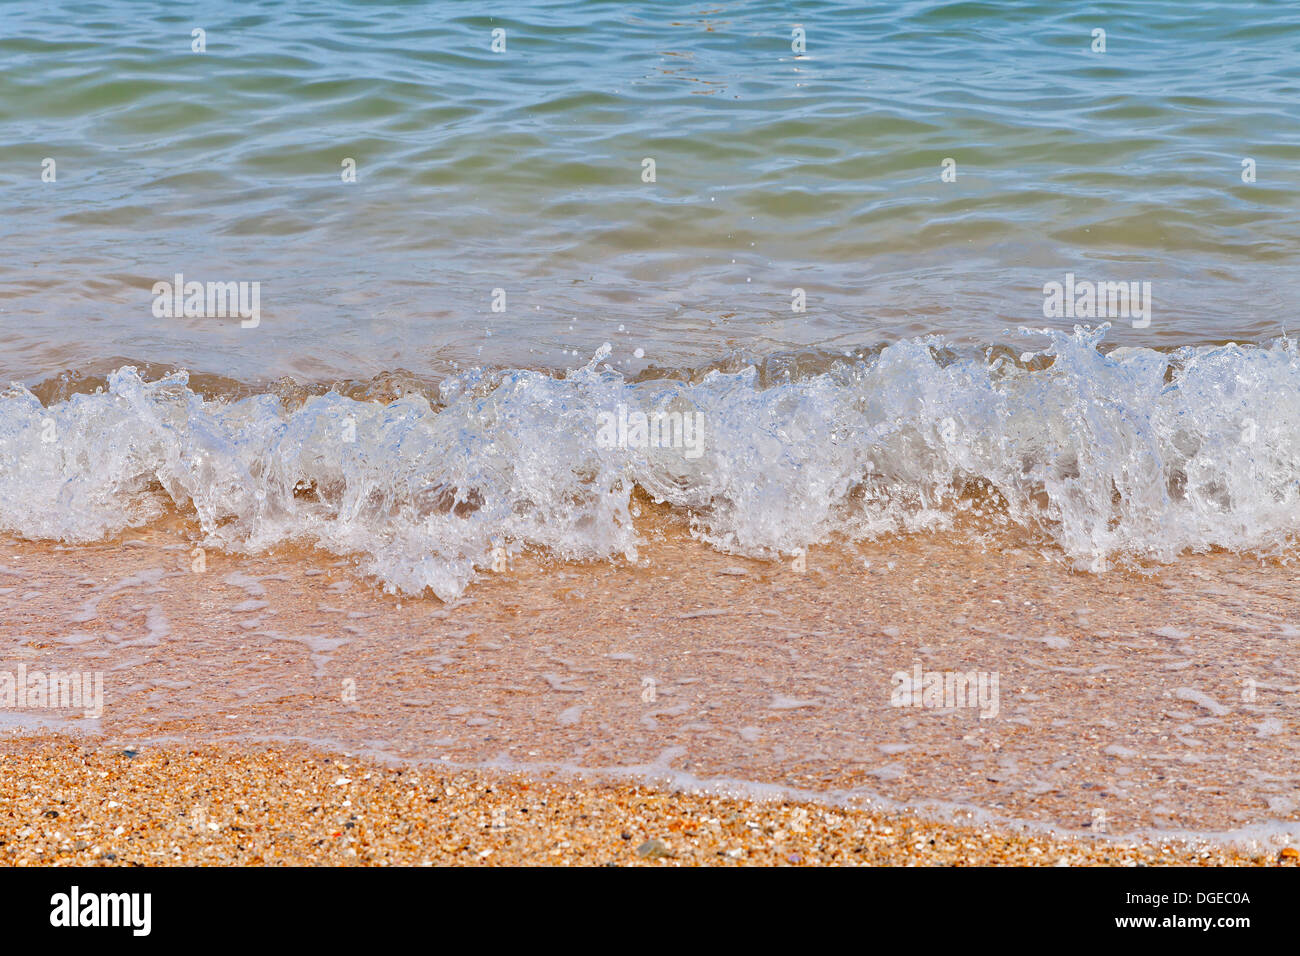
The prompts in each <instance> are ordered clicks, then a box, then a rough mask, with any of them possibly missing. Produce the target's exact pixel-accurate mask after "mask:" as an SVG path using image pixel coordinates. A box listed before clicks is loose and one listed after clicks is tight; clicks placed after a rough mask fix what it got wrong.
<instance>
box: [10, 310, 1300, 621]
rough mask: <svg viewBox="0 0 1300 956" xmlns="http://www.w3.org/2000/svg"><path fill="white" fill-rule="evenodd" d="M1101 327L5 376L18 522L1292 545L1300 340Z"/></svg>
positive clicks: (558, 538)
mask: <svg viewBox="0 0 1300 956" xmlns="http://www.w3.org/2000/svg"><path fill="white" fill-rule="evenodd" d="M1105 332H1106V326H1102V327H1101V328H1099V329H1095V330H1087V329H1079V328H1076V329H1075V331H1074V332H1073V334H1066V333H1062V332H1057V331H1051V330H1044V331H1038V332H1033V331H1025V332H1024V334H1026V335H1032V336H1040V337H1045V338H1046V345H1045V346H1043V347H1041V348H1039V349H1036V350H1032V351H1030V352H1028V353H1026V354H1025V355H1024V356H1022V357H1021V360H1020V361H1016V360H1014V359H1013V358H1011V357H1010V356H1007V355H1003V354H1000V353H998V352H995V351H994V350H988V351H987V352H982V353H971V354H967V355H964V356H963V355H957V354H955V353H953V352H951V351H950V350H946V349H945V348H944V346H943V343H942V342H941V341H940V340H938V339H936V338H924V339H916V340H909V341H902V342H898V343H896V344H893V345H890V346H888V347H886V348H884V349H883V350H882V351H880V352H879V353H878V354H876V355H873V356H869V357H867V358H865V359H863V360H860V361H849V360H846V361H845V362H844V363H842V364H839V365H835V366H834V367H832V368H829V369H828V370H825V371H821V372H819V373H817V374H812V375H807V376H804V377H801V378H794V377H791V378H790V379H788V380H785V381H783V382H780V383H777V384H769V385H767V386H766V387H764V386H762V385H760V383H759V381H758V372H757V370H756V369H755V368H753V367H747V368H743V369H741V370H739V371H721V370H714V371H710V372H708V373H707V374H705V375H704V376H703V377H701V378H699V380H698V381H693V382H682V381H675V380H649V381H631V380H629V379H627V378H625V377H624V376H623V375H622V374H621V373H619V372H618V371H615V370H613V369H611V368H610V367H609V366H608V365H604V364H602V363H603V361H604V359H605V358H606V357H607V355H608V352H607V350H605V349H602V350H599V351H597V353H596V354H595V355H594V356H593V358H592V360H591V361H590V362H588V363H587V364H586V365H585V366H583V367H582V368H579V369H576V370H572V371H570V372H569V373H568V374H567V376H565V377H563V378H556V377H553V376H550V375H546V374H543V373H540V372H533V371H526V370H518V369H516V370H506V371H496V372H481V371H479V372H474V373H471V374H467V375H463V376H461V377H459V378H455V379H451V380H448V381H447V382H445V383H444V384H443V386H442V394H441V400H440V401H437V402H434V403H432V404H431V403H430V401H429V400H428V399H427V398H426V397H424V396H422V395H419V394H412V395H407V396H405V397H402V398H400V399H398V400H396V401H393V402H391V403H388V404H382V403H378V402H370V401H357V400H353V399H350V398H345V397H343V396H340V395H338V394H335V393H331V394H327V395H323V396H316V397H312V398H309V399H308V400H306V401H305V402H303V403H302V404H301V405H300V406H297V407H295V408H292V409H290V408H287V407H286V406H285V405H284V404H282V402H281V400H280V399H279V398H277V397H275V396H272V395H255V396H252V397H249V398H245V399H242V400H240V401H233V402H227V401H220V400H213V401H206V400H204V398H203V397H202V396H200V395H198V394H196V393H195V392H193V391H192V390H191V389H190V388H189V385H188V377H187V375H186V374H185V373H176V374H173V375H170V376H167V377H165V378H162V379H159V380H157V381H152V382H148V381H145V380H143V379H142V378H141V376H140V375H139V374H138V372H137V371H136V369H134V368H131V367H126V368H122V369H119V370H118V371H117V372H115V373H114V374H113V375H111V376H110V377H109V381H108V387H107V389H106V390H105V391H103V392H101V393H98V394H93V395H74V396H72V397H70V398H69V399H68V400H67V401H64V402H60V403H58V404H54V405H52V406H51V407H49V408H46V407H44V406H42V405H41V403H40V402H39V401H38V400H37V399H36V397H35V396H34V395H33V394H32V393H31V392H30V391H28V390H27V389H25V388H24V387H22V386H18V385H15V386H13V387H11V388H10V389H9V390H8V391H7V392H5V393H3V395H0V529H2V530H5V531H9V532H14V533H17V534H20V535H23V536H27V537H31V538H45V539H57V540H62V541H68V542H88V541H93V540H97V539H100V538H103V537H104V536H106V535H110V534H112V533H115V532H117V531H120V530H121V529H123V528H127V527H134V526H141V525H144V524H147V523H148V522H150V521H151V520H154V519H155V518H156V517H158V516H159V515H160V514H162V513H163V512H164V510H166V509H167V508H168V507H175V508H179V509H181V510H183V511H192V512H193V514H194V516H195V519H196V521H197V523H198V525H199V527H200V528H201V530H202V532H203V534H204V535H205V537H206V543H207V544H209V545H212V546H217V547H222V548H226V549H230V550H236V551H249V552H256V551H260V550H264V549H266V548H269V547H273V546H276V545H279V544H284V543H288V542H293V541H297V542H306V543H309V544H312V545H315V546H317V547H319V548H322V549H324V550H326V551H329V552H332V553H335V554H340V555H355V556H358V557H359V558H360V559H361V563H362V567H363V569H364V570H365V571H366V572H367V573H370V574H373V575H375V576H376V577H378V578H379V579H380V580H382V581H383V582H384V584H385V585H386V586H387V587H388V588H390V589H396V590H400V591H404V592H420V591H423V590H425V589H430V590H432V591H433V593H435V594H436V595H438V596H439V597H440V598H443V599H444V600H446V599H450V598H453V597H455V596H456V595H458V594H460V593H461V592H462V591H463V590H464V589H465V588H466V587H467V586H468V585H469V584H470V582H471V581H472V580H473V579H474V577H475V576H476V574H478V573H480V572H481V571H482V570H483V569H485V568H488V567H491V566H492V565H493V563H494V561H498V560H499V559H500V558H501V556H502V555H508V554H511V553H514V552H518V551H519V550H521V549H524V548H538V549H543V550H545V551H547V552H549V553H551V554H553V555H555V556H556V557H558V558H561V559H566V560H578V559H608V558H615V557H619V556H622V557H625V558H628V559H635V558H636V554H637V544H638V539H637V534H636V531H635V528H634V525H633V519H634V511H635V504H634V499H633V491H634V490H635V489H636V488H637V487H640V488H641V489H643V490H644V491H645V492H646V493H648V494H649V495H650V496H652V497H653V498H654V499H656V500H658V501H661V502H666V503H668V504H669V505H671V506H673V507H675V508H677V509H680V510H682V511H683V512H685V513H687V514H689V515H690V517H691V521H692V526H693V528H694V530H695V533H696V534H697V535H698V536H700V537H701V538H702V539H703V540H705V541H707V542H709V543H710V544H712V545H713V546H715V547H717V548H720V549H724V550H728V551H733V552H736V553H741V554H748V555H755V556H767V557H775V556H778V555H781V554H787V553H790V552H791V551H793V550H794V549H797V548H806V547H808V546H810V545H813V544H817V543H823V542H827V541H829V540H832V539H835V538H842V539H849V540H853V539H863V538H871V537H876V536H879V535H882V534H890V533H899V532H917V531H931V532H938V533H944V532H949V531H952V530H953V529H954V528H955V527H956V526H957V524H958V523H959V519H961V518H962V517H963V516H971V515H975V516H978V517H980V518H981V519H982V520H984V521H985V523H986V525H987V526H988V527H990V528H992V529H993V530H994V531H995V532H996V529H997V528H998V527H1003V528H1017V529H1028V530H1031V531H1033V532H1035V533H1040V534H1043V535H1046V536H1047V537H1048V538H1050V539H1051V541H1052V542H1054V544H1055V546H1056V548H1057V549H1058V550H1059V552H1060V554H1061V555H1063V556H1064V557H1065V558H1066V559H1068V560H1070V561H1072V562H1073V563H1074V564H1076V565H1077V566H1079V567H1081V568H1087V569H1090V570H1094V571H1101V570H1103V569H1104V568H1105V567H1106V566H1107V565H1108V564H1110V563H1113V562H1115V561H1152V560H1154V561H1171V560H1174V559H1175V558H1176V557H1177V556H1178V555H1179V554H1180V553H1182V552H1184V551H1187V550H1197V551H1200V550H1206V549H1209V548H1214V547H1219V548H1227V549H1233V550H1260V551H1271V552H1277V551H1282V550H1287V549H1291V548H1293V547H1294V542H1295V538H1296V535H1297V532H1300V360H1298V359H1297V353H1296V349H1295V343H1294V341H1292V340H1288V339H1278V340H1277V341H1275V342H1273V343H1271V344H1269V345H1266V346H1238V345H1226V346H1219V347H1207V346H1200V347H1187V348H1183V349H1179V350H1177V351H1175V352H1171V353H1161V352H1155V351H1151V350H1147V349H1116V350H1114V351H1111V352H1109V353H1107V354H1103V352H1102V351H1100V350H1099V348H1098V346H1099V345H1100V343H1101V341H1102V338H1103V336H1104V335H1105ZM620 406H622V407H623V408H624V409H625V410H627V409H631V410H633V411H632V414H635V413H636V412H637V411H639V412H641V413H642V414H644V415H646V416H647V417H648V418H652V417H653V416H656V415H658V416H670V415H673V414H677V415H681V416H686V415H694V414H698V415H699V416H702V417H701V419H700V420H701V421H702V422H703V423H704V426H705V433H704V450H703V454H702V455H699V456H698V457H690V456H688V455H687V454H685V453H684V449H682V448H681V447H677V446H674V445H673V444H672V443H671V442H660V443H659V444H653V443H650V444H647V443H645V442H637V441H635V440H630V441H626V442H622V443H617V442H616V443H610V442H601V441H598V440H597V433H598V429H599V423H600V421H601V420H602V418H601V416H602V414H606V415H607V414H609V413H612V412H613V410H615V409H617V408H619V407H620ZM665 434H667V433H665ZM973 489H974V492H973V491H972V490H973Z"/></svg>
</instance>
